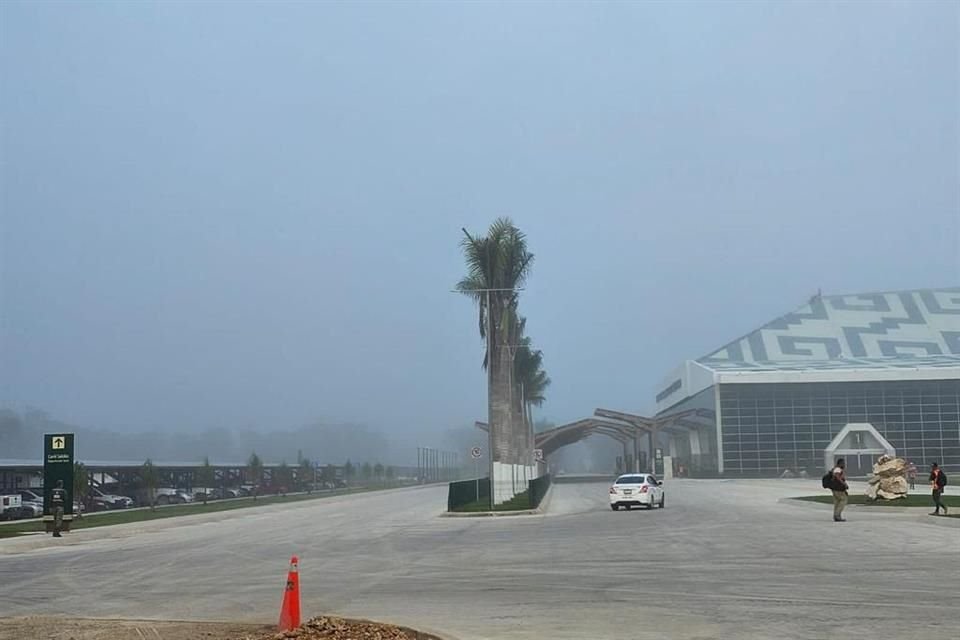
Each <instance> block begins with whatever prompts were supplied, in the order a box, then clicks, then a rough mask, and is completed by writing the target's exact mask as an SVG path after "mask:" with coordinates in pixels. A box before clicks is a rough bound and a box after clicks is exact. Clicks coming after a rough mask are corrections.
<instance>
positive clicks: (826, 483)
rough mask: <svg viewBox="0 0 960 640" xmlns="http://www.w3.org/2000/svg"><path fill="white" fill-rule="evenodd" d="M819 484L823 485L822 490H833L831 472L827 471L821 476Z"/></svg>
mask: <svg viewBox="0 0 960 640" xmlns="http://www.w3.org/2000/svg"><path fill="white" fill-rule="evenodd" d="M820 484H821V485H823V488H824V489H830V490H833V471H827V472H826V473H825V474H823V478H821V479H820Z"/></svg>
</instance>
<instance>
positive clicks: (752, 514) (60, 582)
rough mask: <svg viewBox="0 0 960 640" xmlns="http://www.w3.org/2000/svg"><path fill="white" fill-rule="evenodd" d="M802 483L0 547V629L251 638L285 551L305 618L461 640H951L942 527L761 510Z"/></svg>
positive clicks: (246, 514) (560, 489)
mask: <svg viewBox="0 0 960 640" xmlns="http://www.w3.org/2000/svg"><path fill="white" fill-rule="evenodd" d="M818 484H819V483H818V482H817V481H806V483H803V482H800V481H765V482H760V481H750V482H748V481H742V482H741V481H725V482H718V481H693V480H688V481H674V482H672V483H670V484H669V485H668V487H667V490H668V492H667V508H666V509H664V510H662V511H661V510H654V511H638V510H633V511H630V512H624V511H620V512H616V513H614V512H612V511H611V510H610V509H609V508H608V506H607V504H606V486H605V485H603V484H580V485H557V486H556V487H555V491H554V495H553V496H552V500H551V503H550V508H549V513H548V514H547V515H545V516H533V517H513V518H484V519H475V518H471V519H463V518H456V519H454V518H439V517H437V515H438V513H439V511H440V509H441V505H442V504H443V501H444V490H443V489H441V488H423V489H414V490H401V491H394V492H388V493H383V494H365V495H359V496H352V497H342V498H330V499H326V500H320V501H316V502H307V503H299V504H296V505H291V506H269V507H263V508H259V509H255V510H251V511H243V512H232V513H228V514H210V515H204V516H194V517H192V518H188V519H178V521H177V522H171V521H156V522H153V523H148V524H147V525H124V526H122V527H113V528H110V530H109V533H108V530H107V529H100V530H97V529H88V530H83V531H78V532H75V533H73V534H71V535H70V536H69V537H68V538H64V539H63V545H62V546H59V547H50V546H49V545H50V543H52V542H54V541H53V540H51V539H49V538H42V539H17V540H12V541H0V615H23V614H27V613H60V614H70V615H74V614H75V615H84V616H109V617H138V618H142V617H147V618H177V619H210V620H237V621H245V620H249V621H269V620H272V619H273V618H274V617H275V616H276V613H277V609H278V606H279V602H280V595H281V589H282V585H283V582H284V579H285V571H286V563H287V560H288V558H289V556H290V554H292V553H297V554H299V555H300V557H301V580H302V584H303V589H304V593H303V605H304V610H305V612H307V613H308V614H312V613H320V612H332V613H338V614H341V615H348V616H356V617H370V618H378V619H385V620H391V621H395V622H399V623H403V624H408V625H410V626H417V627H420V628H424V629H427V630H433V631H439V632H445V633H447V634H449V635H450V636H452V637H454V638H462V639H464V640H467V639H473V640H480V639H494V638H496V639H517V640H519V639H534V638H536V639H541V638H542V639H550V640H554V639H561V638H562V639H570V640H583V639H584V638H598V639H606V638H609V639H619V638H624V639H628V638H629V639H630V640H636V639H646V638H650V639H652V638H658V639H660V638H700V639H702V638H721V637H722V638H771V637H777V638H817V639H820V638H826V637H831V636H835V635H837V634H838V633H839V634H840V635H842V636H843V637H844V638H845V639H846V638H854V639H856V638H864V639H865V638H870V639H871V640H873V639H875V638H877V637H880V636H881V635H882V636H883V637H894V636H901V637H908V636H909V637H931V638H947V637H957V635H956V634H957V629H958V628H960V614H958V612H960V578H958V576H960V528H957V527H953V526H936V525H932V524H928V523H926V522H925V521H924V519H923V517H922V516H920V515H918V514H916V513H915V512H914V513H911V514H904V513H901V512H899V511H898V512H889V511H886V510H884V511H880V510H878V509H873V510H865V509H859V510H857V509H852V510H851V511H850V513H849V520H850V521H849V522H847V523H842V524H835V523H833V522H831V521H830V513H829V508H827V507H814V506H809V507H798V506H790V505H785V504H780V503H778V502H777V499H778V498H780V497H782V496H785V495H791V494H800V493H811V492H815V491H817V490H818V488H817V486H816V485H818ZM104 535H109V536H110V537H109V538H107V539H97V538H99V537H101V536H104ZM35 547H40V548H35ZM881 632H882V634H881Z"/></svg>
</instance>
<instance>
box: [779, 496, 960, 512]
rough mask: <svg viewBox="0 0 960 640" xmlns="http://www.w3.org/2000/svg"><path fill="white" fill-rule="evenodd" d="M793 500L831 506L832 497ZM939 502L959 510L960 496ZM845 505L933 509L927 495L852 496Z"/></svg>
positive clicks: (810, 497)
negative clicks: (894, 498) (879, 497)
mask: <svg viewBox="0 0 960 640" xmlns="http://www.w3.org/2000/svg"><path fill="white" fill-rule="evenodd" d="M793 499H794V500H806V501H807V502H819V503H821V504H833V495H822V496H802V497H799V498H793ZM941 500H942V501H943V504H945V505H946V506H947V507H950V508H953V507H957V508H958V509H960V496H943V498H942V499H941ZM847 504H860V505H865V506H869V507H930V508H931V509H933V498H932V497H931V496H930V494H929V493H927V494H913V495H908V496H907V497H906V498H900V499H898V500H869V499H868V498H867V496H864V495H852V496H850V498H849V500H848V502H847Z"/></svg>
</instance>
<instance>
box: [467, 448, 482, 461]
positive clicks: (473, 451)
mask: <svg viewBox="0 0 960 640" xmlns="http://www.w3.org/2000/svg"><path fill="white" fill-rule="evenodd" d="M470 455H471V456H473V458H474V459H476V458H479V457H480V456H482V455H483V449H481V448H480V447H474V448H473V449H470Z"/></svg>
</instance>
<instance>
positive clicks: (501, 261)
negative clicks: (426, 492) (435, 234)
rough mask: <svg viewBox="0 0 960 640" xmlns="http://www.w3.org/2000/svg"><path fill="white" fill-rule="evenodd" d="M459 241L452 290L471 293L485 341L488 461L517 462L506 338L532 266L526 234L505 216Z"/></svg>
mask: <svg viewBox="0 0 960 640" xmlns="http://www.w3.org/2000/svg"><path fill="white" fill-rule="evenodd" d="M463 235H464V238H463V240H462V241H461V243H460V246H461V248H462V249H463V255H464V258H465V260H466V264H467V275H466V277H465V278H463V279H462V280H461V281H460V282H459V283H458V284H457V290H459V291H460V292H461V293H463V294H465V295H468V296H470V297H471V298H473V300H474V301H475V302H476V303H477V306H478V308H479V311H480V313H479V323H480V337H481V338H483V339H485V340H486V352H485V353H484V358H483V366H484V368H486V370H487V412H488V417H487V422H488V424H489V425H490V428H489V433H490V460H491V462H503V463H511V464H513V463H517V462H519V456H518V455H517V451H516V447H515V446H514V445H513V444H512V442H513V432H514V428H513V426H512V420H511V406H510V405H511V402H510V397H511V378H512V368H513V367H512V358H513V353H512V352H511V348H510V347H511V343H510V340H511V338H512V337H513V336H512V335H511V333H512V329H513V328H514V326H515V322H516V316H517V302H518V295H517V289H519V288H520V287H522V286H523V284H524V282H525V281H526V279H527V276H528V275H529V273H530V268H531V266H532V264H533V254H532V253H530V252H529V251H528V250H527V242H526V236H524V234H523V233H522V232H521V231H520V230H519V229H517V227H516V226H514V224H513V223H512V222H511V221H510V219H509V218H498V219H497V220H495V221H494V222H493V224H491V225H490V229H489V230H488V231H487V234H486V235H485V236H472V235H470V233H469V232H468V231H467V230H466V229H464V230H463Z"/></svg>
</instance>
